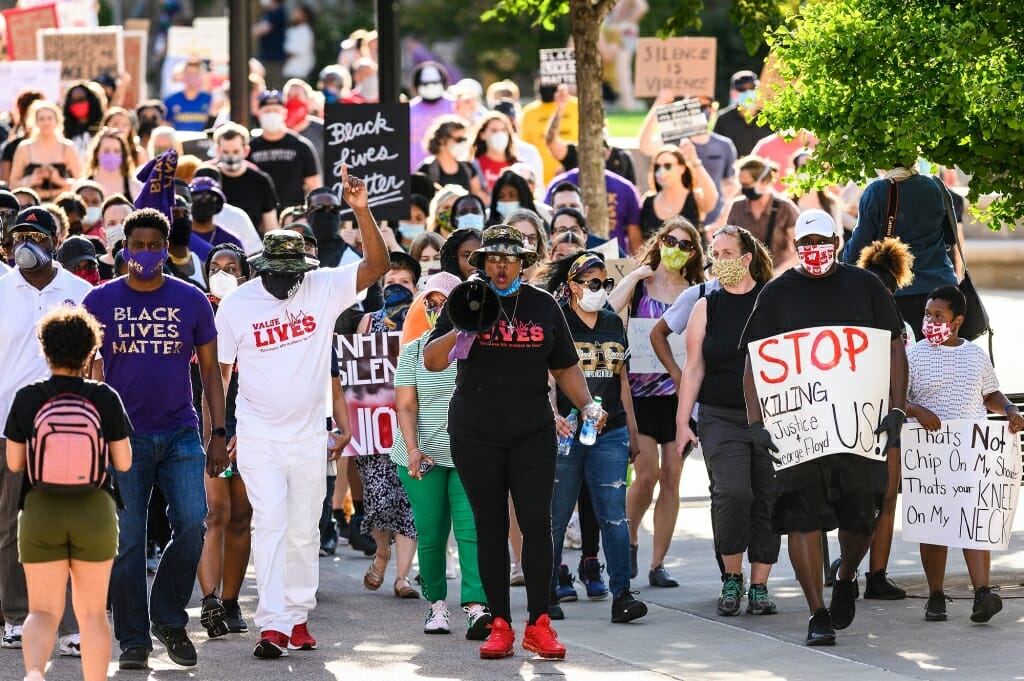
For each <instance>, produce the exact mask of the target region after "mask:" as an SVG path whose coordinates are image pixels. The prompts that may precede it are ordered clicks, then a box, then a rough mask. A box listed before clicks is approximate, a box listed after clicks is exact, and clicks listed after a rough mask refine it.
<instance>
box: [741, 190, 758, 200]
mask: <svg viewBox="0 0 1024 681" xmlns="http://www.w3.org/2000/svg"><path fill="white" fill-rule="evenodd" d="M740 191H742V192H743V196H745V197H747V200H748V201H757V200H758V199H759V198H761V197H762V196H764V193H763V192H759V191H757V189H755V188H754V187H743V188H742V189H741V190H740Z"/></svg>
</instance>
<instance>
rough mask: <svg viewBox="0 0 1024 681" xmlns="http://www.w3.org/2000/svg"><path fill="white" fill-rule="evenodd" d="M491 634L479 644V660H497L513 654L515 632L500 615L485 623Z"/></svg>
mask: <svg viewBox="0 0 1024 681" xmlns="http://www.w3.org/2000/svg"><path fill="white" fill-rule="evenodd" d="M487 628H488V629H490V630H491V634H490V635H489V636H488V637H487V640H486V641H485V642H484V644H483V645H482V646H480V659H481V660H498V659H501V658H503V657H509V656H510V655H514V654H515V643H516V632H514V631H512V627H510V626H509V624H508V622H506V621H505V620H503V619H502V618H500V617H495V618H494V621H493V622H491V623H490V624H488V625H487Z"/></svg>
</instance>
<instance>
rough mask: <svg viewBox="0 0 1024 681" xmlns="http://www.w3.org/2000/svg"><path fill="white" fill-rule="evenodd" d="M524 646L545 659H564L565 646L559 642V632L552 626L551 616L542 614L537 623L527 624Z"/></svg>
mask: <svg viewBox="0 0 1024 681" xmlns="http://www.w3.org/2000/svg"><path fill="white" fill-rule="evenodd" d="M523 648H524V649H525V650H529V651H530V652H531V653H537V654H538V655H540V656H541V657H543V658H544V659H545V660H564V659H565V646H563V645H562V644H561V643H559V642H558V632H557V631H555V630H554V629H552V628H551V618H550V617H548V616H547V615H541V616H540V617H538V618H537V623H536V624H527V625H526V633H525V634H523Z"/></svg>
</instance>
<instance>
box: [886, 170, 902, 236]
mask: <svg viewBox="0 0 1024 681" xmlns="http://www.w3.org/2000/svg"><path fill="white" fill-rule="evenodd" d="M887 182H888V183H889V202H888V204H887V205H886V207H885V238H886V239H891V238H892V235H893V233H894V232H895V231H896V214H897V213H898V212H899V208H900V187H899V185H898V184H896V180H893V179H891V178H890V179H889V180H887Z"/></svg>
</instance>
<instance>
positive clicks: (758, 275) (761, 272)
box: [711, 225, 774, 284]
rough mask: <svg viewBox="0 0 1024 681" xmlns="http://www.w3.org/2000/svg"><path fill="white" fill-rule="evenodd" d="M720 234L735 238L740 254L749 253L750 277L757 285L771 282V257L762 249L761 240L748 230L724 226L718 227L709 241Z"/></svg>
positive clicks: (766, 250) (765, 249)
mask: <svg viewBox="0 0 1024 681" xmlns="http://www.w3.org/2000/svg"><path fill="white" fill-rule="evenodd" d="M720 234H728V235H729V236H734V237H736V239H737V240H739V242H740V253H750V254H752V255H753V258H752V259H751V261H750V267H748V268H747V269H749V270H750V277H751V278H752V279H753V280H754V281H756V282H757V283H759V284H763V283H765V282H768V281H771V278H772V276H774V274H773V270H772V256H771V254H770V253H769V252H768V249H767V248H765V247H764V244H763V243H761V240H760V239H758V238H757V237H755V236H754V235H753V234H751V233H750V232H749V231H748V230H746V229H744V228H743V227H737V226H735V225H726V226H725V227H720V228H719V229H718V230H716V231H715V233H714V234H712V235H711V240H712V241H714V240H715V238H717V237H718V236H719V235H720Z"/></svg>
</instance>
